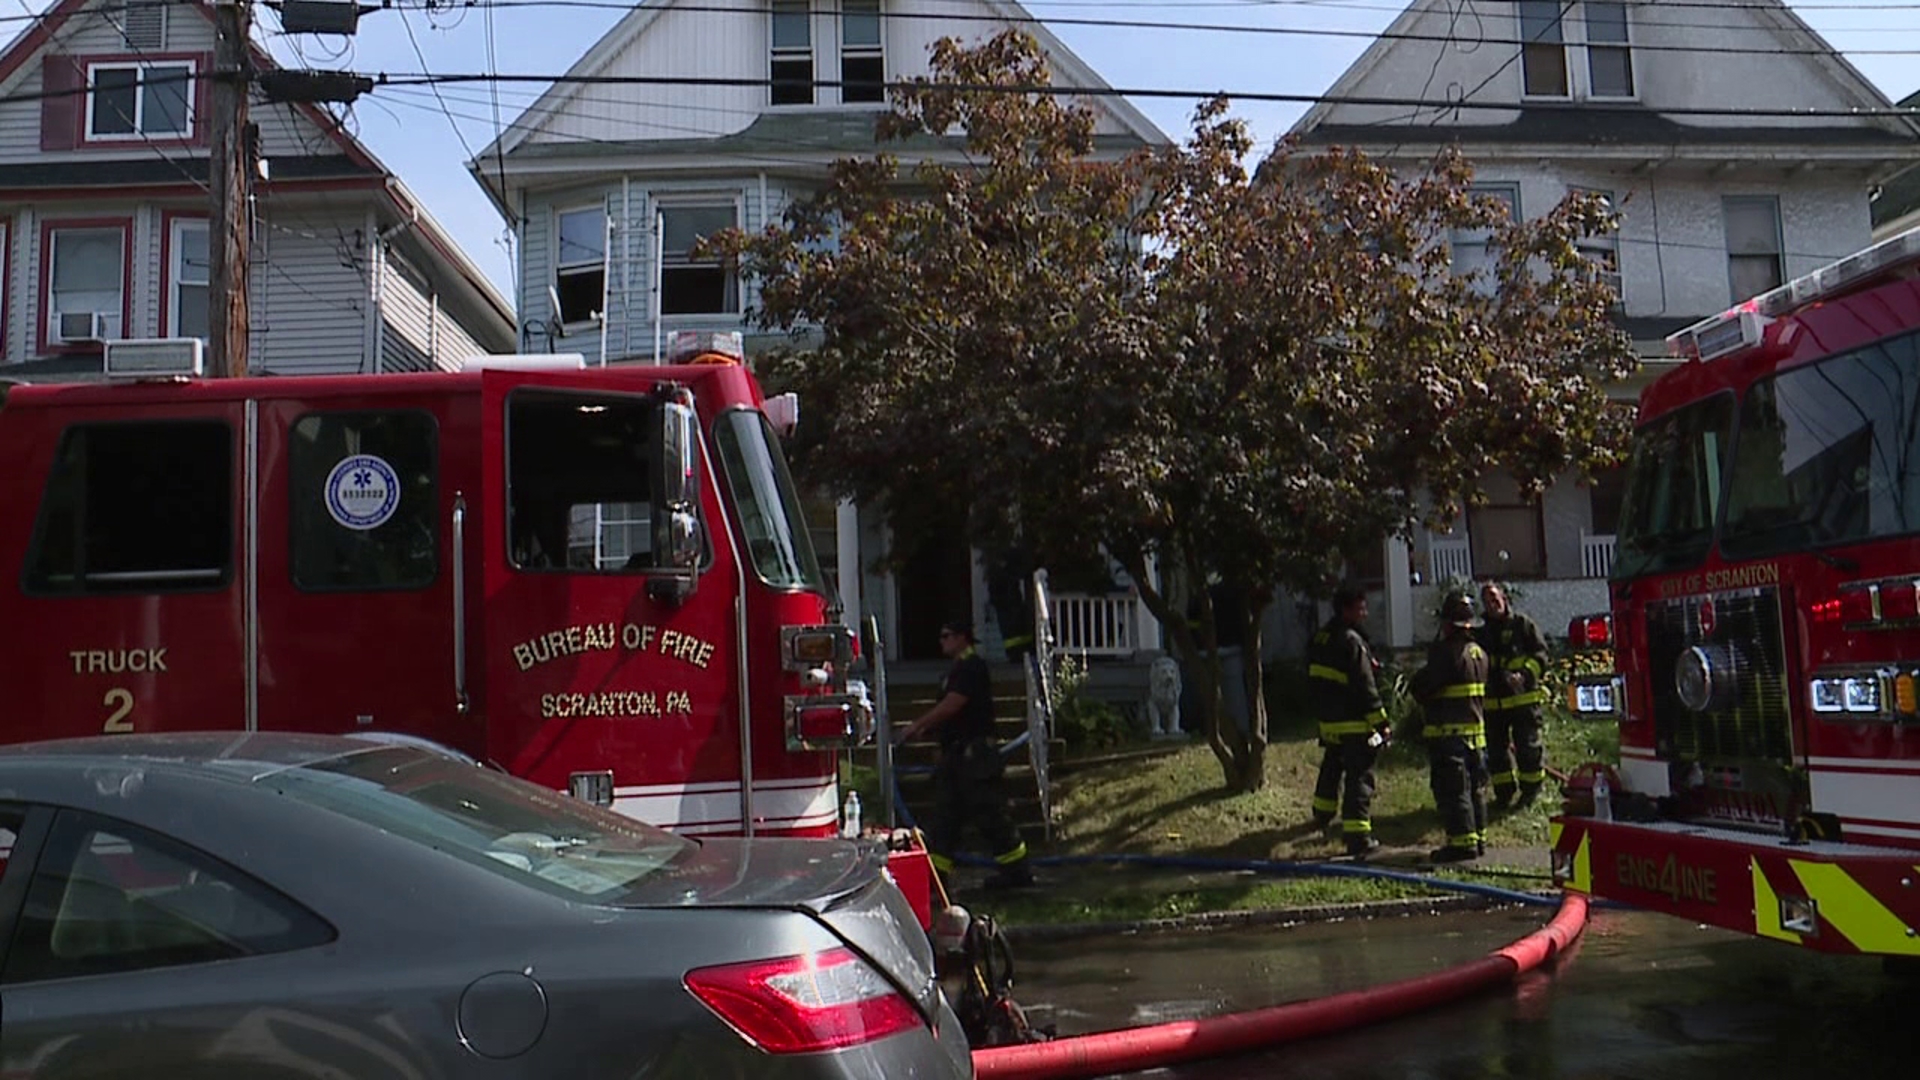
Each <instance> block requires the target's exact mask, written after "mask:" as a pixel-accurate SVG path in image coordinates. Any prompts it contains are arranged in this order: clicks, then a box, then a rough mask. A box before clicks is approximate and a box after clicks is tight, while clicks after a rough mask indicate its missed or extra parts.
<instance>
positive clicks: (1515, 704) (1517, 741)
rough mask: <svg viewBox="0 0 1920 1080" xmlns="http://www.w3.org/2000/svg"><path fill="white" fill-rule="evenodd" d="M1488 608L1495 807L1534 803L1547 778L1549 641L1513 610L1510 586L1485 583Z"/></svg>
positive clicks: (1483, 634)
mask: <svg viewBox="0 0 1920 1080" xmlns="http://www.w3.org/2000/svg"><path fill="white" fill-rule="evenodd" d="M1480 602H1481V604H1483V605H1484V606H1485V610H1484V612H1483V613H1482V624H1481V628H1480V632H1479V634H1478V635H1477V637H1478V639H1479V641H1480V644H1481V645H1483V646H1484V647H1485V648H1486V650H1487V663H1488V666H1489V667H1490V669H1491V670H1490V672H1489V674H1488V677H1487V700H1486V710H1487V771H1488V772H1490V773H1491V774H1492V776H1493V806H1494V809H1496V810H1501V809H1505V808H1506V806H1507V803H1508V802H1510V801H1512V800H1513V797H1514V793H1515V792H1516V791H1517V792H1518V793H1519V796H1520V798H1519V800H1518V801H1517V802H1514V808H1515V809H1521V808H1524V807H1526V806H1529V805H1532V803H1533V800H1534V799H1535V798H1537V797H1538V796H1539V794H1540V785H1542V784H1544V783H1546V782H1547V771H1546V747H1545V745H1544V743H1542V741H1541V738H1540V710H1541V706H1542V705H1543V704H1544V703H1545V702H1546V700H1547V690H1546V686H1545V683H1546V676H1547V639H1546V638H1545V636H1543V635H1542V634H1541V633H1540V627H1539V626H1538V625H1536V624H1535V623H1534V621H1533V620H1532V619H1530V618H1528V617H1527V616H1525V615H1523V614H1521V613H1520V612H1518V611H1515V610H1514V609H1513V604H1512V603H1511V602H1510V600H1509V599H1508V597H1507V590H1506V588H1505V586H1502V585H1500V584H1499V583H1498V582H1492V581H1489V582H1487V583H1486V584H1485V585H1482V586H1481V587H1480Z"/></svg>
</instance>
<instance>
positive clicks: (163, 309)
mask: <svg viewBox="0 0 1920 1080" xmlns="http://www.w3.org/2000/svg"><path fill="white" fill-rule="evenodd" d="M207 219H208V214H207V212H206V211H205V210H162V211H160V333H159V334H158V335H157V336H159V337H166V336H167V329H168V327H169V326H170V325H171V324H172V322H173V223H174V222H176V221H206V220H207ZM207 239H208V242H209V243H211V242H212V239H213V237H212V235H211V234H209V235H208V237H207Z"/></svg>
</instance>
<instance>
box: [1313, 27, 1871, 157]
mask: <svg viewBox="0 0 1920 1080" xmlns="http://www.w3.org/2000/svg"><path fill="white" fill-rule="evenodd" d="M1456 9H1457V10H1456ZM1703 12H1704V14H1703ZM1628 18H1629V36H1630V38H1631V40H1632V43H1633V44H1634V45H1635V46H1636V47H1638V46H1648V45H1652V46H1661V47H1663V48H1661V49H1658V50H1654V49H1645V48H1636V50H1635V51H1634V53H1633V75H1634V84H1635V89H1636V91H1637V94H1636V96H1635V99H1634V100H1637V101H1638V102H1639V103H1640V104H1642V105H1645V106H1647V107H1649V108H1651V109H1654V110H1656V111H1657V110H1660V109H1675V108H1728V109H1742V110H1745V109H1757V110H1766V109H1775V110H1779V109H1791V110H1829V109H1843V108H1849V107H1853V106H1856V105H1858V104H1860V102H1858V101H1855V100H1852V99H1850V98H1849V97H1848V96H1847V95H1846V94H1845V93H1844V92H1843V91H1842V89H1841V88H1840V87H1839V86H1838V85H1836V83H1835V82H1834V80H1833V78H1832V76H1831V75H1830V74H1829V73H1828V72H1826V71H1823V70H1822V69H1821V65H1819V64H1818V63H1817V62H1816V61H1815V59H1814V58H1813V57H1799V58H1797V59H1799V60H1801V61H1804V62H1793V60H1794V59H1795V58H1782V60H1781V61H1780V62H1771V61H1770V62H1767V63H1756V62H1755V57H1754V55H1753V53H1752V52H1751V51H1748V52H1739V51H1734V52H1712V51H1707V50H1712V49H1732V50H1766V51H1781V50H1785V49H1797V50H1806V49H1809V48H1813V47H1815V46H1816V45H1817V44H1818V43H1817V41H1815V40H1812V39H1809V38H1807V37H1806V36H1805V35H1802V34H1800V33H1798V32H1793V31H1787V32H1784V36H1783V34H1782V32H1781V31H1778V30H1777V29H1776V28H1777V27H1778V26H1779V25H1780V20H1781V19H1782V18H1783V16H1781V15H1778V14H1776V13H1772V12H1766V11H1763V10H1760V9H1758V8H1755V7H1752V6H1748V7H1738V6H1732V5H1729V6H1727V7H1723V8H1712V9H1703V8H1699V7H1674V8H1662V7H1661V6H1660V5H1657V4H1632V5H1629V16H1628ZM1579 19H1580V12H1579V9H1578V8H1577V7H1573V11H1572V14H1570V15H1569V16H1568V19H1567V21H1566V24H1565V26H1564V34H1565V36H1566V37H1567V38H1569V39H1570V40H1575V41H1577V40H1579V39H1580V35H1581V34H1583V33H1584V26H1583V25H1580V24H1579ZM1709 21H1711V22H1713V23H1714V25H1711V26H1703V25H1701V24H1703V23H1707V22H1709ZM1462 24H1468V25H1472V26H1475V27H1484V28H1485V29H1484V31H1482V33H1483V34H1484V36H1485V37H1487V38H1490V39H1498V40H1500V41H1504V42H1511V41H1518V40H1520V36H1521V34H1520V25H1519V17H1518V15H1517V13H1516V8H1515V5H1514V4H1512V3H1510V2H1506V0H1467V2H1465V3H1464V4H1443V3H1439V2H1438V0H1426V2H1425V3H1423V4H1422V6H1421V10H1420V11H1419V12H1417V13H1414V14H1413V18H1412V21H1411V24H1410V25H1403V24H1396V27H1395V29H1396V30H1397V31H1402V32H1405V33H1409V34H1412V35H1416V36H1417V37H1418V38H1419V39H1424V40H1418V39H1417V40H1399V41H1395V40H1382V41H1380V42H1378V43H1377V45H1376V46H1375V48H1376V49H1381V50H1383V53H1382V54H1376V56H1378V57H1379V62H1378V63H1376V64H1374V65H1373V66H1372V67H1371V68H1370V69H1367V70H1365V71H1364V73H1362V74H1360V77H1359V79H1358V81H1357V82H1355V83H1352V84H1350V85H1349V86H1347V87H1345V88H1343V89H1342V90H1341V91H1340V93H1339V94H1338V96H1340V97H1374V98H1393V99H1399V100H1407V99H1422V100H1425V99H1434V98H1439V97H1441V95H1440V94H1439V93H1438V92H1437V91H1438V90H1439V89H1440V88H1443V87H1448V86H1452V87H1457V88H1461V89H1467V88H1472V90H1473V93H1472V96H1471V100H1473V101H1474V102H1476V103H1478V107H1470V108H1465V109H1461V110H1459V111H1458V112H1457V113H1452V112H1449V113H1445V114H1439V115H1436V114H1435V113H1434V112H1433V111H1431V110H1429V111H1427V112H1424V113H1422V114H1421V115H1419V116H1418V117H1415V118H1413V119H1412V120H1409V118H1408V109H1407V107H1406V106H1398V105H1348V104H1342V105H1336V106H1332V107H1330V108H1328V109H1326V110H1324V111H1323V112H1322V114H1321V116H1320V118H1319V119H1320V121H1321V122H1324V123H1329V124H1380V125H1382V131H1383V132H1390V131H1391V130H1392V129H1393V127H1394V126H1395V125H1396V124H1397V125H1400V126H1406V125H1408V124H1409V123H1412V124H1416V125H1425V124H1428V123H1430V122H1435V121H1436V119H1437V122H1439V123H1442V124H1501V123H1506V122H1509V121H1511V120H1512V119H1514V117H1515V116H1516V115H1517V108H1518V103H1519V102H1520V101H1521V99H1522V89H1523V82H1522V79H1523V72H1524V68H1523V65H1522V64H1521V63H1517V62H1515V59H1514V54H1515V49H1516V46H1513V45H1498V46H1490V47H1487V48H1480V49H1463V48H1448V47H1445V46H1444V45H1442V44H1440V42H1441V41H1442V40H1444V39H1447V38H1450V37H1459V36H1461V34H1462V31H1461V29H1460V27H1461V25H1462ZM1667 48H1674V49H1684V50H1688V51H1666V50H1667ZM1436 54H1437V55H1436ZM1415 58H1417V59H1418V62H1417V63H1416V62H1413V61H1414V59H1415ZM1400 61H1404V62H1400ZM1367 62H1368V61H1367V58H1365V57H1363V58H1362V60H1361V63H1362V64H1366V63H1367ZM1584 64H1585V52H1584V50H1581V49H1578V48H1573V49H1570V50H1569V52H1568V68H1569V71H1570V72H1572V71H1573V70H1574V69H1577V68H1583V67H1584ZM1836 66H1837V65H1836ZM1573 90H1574V94H1573V97H1572V100H1575V101H1579V100H1584V99H1585V98H1587V97H1588V96H1589V95H1587V94H1585V93H1584V92H1583V91H1584V86H1583V85H1582V78H1581V76H1579V75H1578V74H1575V75H1574V77H1573ZM1528 100H1529V101H1533V100H1540V101H1542V102H1552V101H1556V100H1557V101H1561V102H1565V101H1567V100H1569V99H1567V98H1558V99H1555V98H1543V99H1528ZM1677 119H1679V120H1680V121H1681V122H1682V123H1689V124H1710V123H1711V121H1710V120H1704V121H1703V120H1701V119H1699V118H1692V117H1679V118H1677ZM1740 123H1741V124H1743V125H1754V126H1779V127H1827V128H1831V127H1836V126H1842V125H1843V124H1845V125H1847V126H1858V127H1861V128H1872V127H1875V126H1876V121H1874V120H1871V119H1861V120H1857V121H1837V120H1835V119H1833V118H1829V117H1794V116H1775V117H1753V118H1751V119H1746V118H1743V119H1742V120H1741V121H1740Z"/></svg>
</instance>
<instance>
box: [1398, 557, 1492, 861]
mask: <svg viewBox="0 0 1920 1080" xmlns="http://www.w3.org/2000/svg"><path fill="white" fill-rule="evenodd" d="M1440 622H1441V635H1440V638H1439V640H1437V641H1435V642H1434V643H1433V645H1432V647H1431V648H1429V649H1428V650H1427V664H1426V666H1425V667H1423V668H1421V669H1420V670H1419V671H1418V672H1417V673H1415V675H1414V677H1413V695H1414V698H1415V699H1416V700H1417V701H1419V702H1420V703H1421V705H1422V706H1423V707H1424V708H1425V710H1426V724H1425V728H1424V730H1425V732H1426V740H1427V766H1428V769H1429V770H1430V778H1431V782H1432V785H1433V801H1434V803H1435V805H1437V806H1438V807H1439V809H1440V818H1441V820H1442V821H1443V822H1444V823H1445V825H1446V830H1447V842H1446V843H1445V844H1444V845H1442V846H1441V847H1439V848H1437V849H1435V850H1434V852H1433V853H1432V855H1431V856H1430V857H1431V858H1432V859H1433V861H1434V862H1437V863H1438V862H1460V861H1462V860H1465V859H1472V858H1477V857H1479V856H1480V855H1481V854H1483V853H1484V852H1485V851H1486V839H1485V835H1484V830H1485V829H1486V825H1487V797H1486V792H1485V790H1484V785H1485V784H1486V782H1487V762H1486V757H1485V755H1484V754H1483V752H1482V749H1483V748H1484V747H1485V746H1486V725H1485V718H1484V715H1483V713H1482V711H1481V708H1482V706H1481V702H1482V699H1483V698H1484V697H1485V696H1486V683H1487V651H1486V650H1485V649H1482V648H1481V647H1480V645H1479V644H1478V643H1477V642H1475V641H1474V640H1473V599H1472V598H1471V597H1469V596H1468V595H1467V594H1466V593H1462V592H1456V593H1450V594H1448V596H1447V598H1446V601H1445V602H1444V603H1442V604H1441V606H1440Z"/></svg>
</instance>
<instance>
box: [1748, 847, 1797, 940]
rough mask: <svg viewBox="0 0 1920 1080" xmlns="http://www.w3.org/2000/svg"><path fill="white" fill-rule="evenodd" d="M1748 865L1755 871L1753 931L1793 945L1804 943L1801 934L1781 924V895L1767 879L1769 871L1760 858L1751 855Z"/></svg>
mask: <svg viewBox="0 0 1920 1080" xmlns="http://www.w3.org/2000/svg"><path fill="white" fill-rule="evenodd" d="M1747 865H1748V867H1749V868H1751V870H1752V871H1753V932H1754V933H1756V934H1758V935H1760V936H1761V937H1770V938H1774V939H1776V940H1779V941H1784V942H1787V943H1789V944H1792V945H1801V944H1804V943H1805V942H1804V941H1802V939H1801V937H1800V935H1799V934H1796V933H1794V932H1793V931H1791V930H1789V929H1787V928H1786V927H1784V926H1781V925H1780V897H1779V896H1777V895H1775V893H1774V891H1773V883H1772V882H1770V881H1768V880H1767V872H1766V871H1765V870H1762V869H1760V860H1759V859H1756V858H1752V857H1751V856H1749V857H1748V859H1747Z"/></svg>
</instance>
